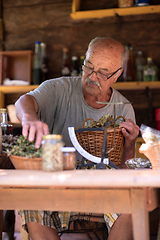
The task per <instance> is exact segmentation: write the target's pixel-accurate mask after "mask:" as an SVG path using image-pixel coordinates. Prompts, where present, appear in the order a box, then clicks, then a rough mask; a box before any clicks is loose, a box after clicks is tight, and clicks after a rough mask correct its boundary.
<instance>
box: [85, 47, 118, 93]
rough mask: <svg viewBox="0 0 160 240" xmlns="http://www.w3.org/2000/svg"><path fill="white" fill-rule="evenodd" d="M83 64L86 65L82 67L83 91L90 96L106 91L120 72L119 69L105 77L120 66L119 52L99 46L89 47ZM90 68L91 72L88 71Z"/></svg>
mask: <svg viewBox="0 0 160 240" xmlns="http://www.w3.org/2000/svg"><path fill="white" fill-rule="evenodd" d="M84 65H85V66H86V67H84V69H83V77H82V86H83V91H84V92H85V93H88V94H90V95H92V96H94V95H95V96H96V95H101V94H105V93H107V92H108V90H109V89H110V87H111V85H112V84H113V83H114V82H116V80H117V78H118V76H119V75H120V73H121V72H122V70H119V71H118V72H117V73H115V74H114V75H113V76H112V77H111V78H109V79H107V77H109V76H110V75H111V74H112V73H114V72H115V71H117V69H119V68H120V67H121V54H120V53H119V54H118V53H117V52H116V50H114V49H111V50H108V49H105V50H104V49H102V48H101V47H96V48H93V47H91V48H90V49H89V51H88V52H87V54H86V58H85V61H84ZM90 69H92V70H93V71H94V72H93V73H91V74H89V73H88V70H89V71H91V70H90ZM85 70H86V71H85ZM97 73H98V74H97ZM105 76H107V77H105Z"/></svg>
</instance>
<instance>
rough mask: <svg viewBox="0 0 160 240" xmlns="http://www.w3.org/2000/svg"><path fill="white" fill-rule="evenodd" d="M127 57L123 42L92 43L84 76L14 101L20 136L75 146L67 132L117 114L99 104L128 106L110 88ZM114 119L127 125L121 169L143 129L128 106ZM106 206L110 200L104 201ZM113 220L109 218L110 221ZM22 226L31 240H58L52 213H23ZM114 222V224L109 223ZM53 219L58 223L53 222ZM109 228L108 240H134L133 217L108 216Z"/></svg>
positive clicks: (46, 86)
mask: <svg viewBox="0 0 160 240" xmlns="http://www.w3.org/2000/svg"><path fill="white" fill-rule="evenodd" d="M127 58H128V53H127V51H126V50H125V49H124V47H123V46H122V44H121V43H119V42H117V41H116V40H114V39H111V38H108V37H97V38H95V39H93V40H92V41H91V42H90V44H89V46H88V50H87V52H86V57H85V60H84V65H83V67H82V69H83V76H82V77H61V78H57V79H51V80H47V81H45V82H44V83H42V84H41V85H40V86H39V87H38V88H37V89H36V90H34V91H32V92H30V93H28V94H25V95H23V96H22V97H20V99H19V100H18V101H17V102H16V114H17V117H18V119H19V120H20V121H21V123H22V127H23V130H22V133H23V135H24V136H28V139H29V140H30V141H33V140H34V138H35V135H36V143H35V147H36V148H39V147H40V145H41V140H42V136H43V135H46V134H49V133H54V134H61V135H62V136H63V141H64V142H65V144H66V146H71V142H70V139H69V135H68V127H69V126H72V127H78V126H81V125H82V122H83V121H84V120H85V119H87V118H92V119H94V120H95V121H98V120H99V119H100V118H101V117H102V116H105V115H106V114H110V115H113V105H111V104H106V105H102V104H99V103H98V102H100V101H101V102H126V101H127V99H126V98H124V97H123V96H122V95H121V94H120V93H119V92H118V91H117V90H115V89H114V88H112V87H111V86H112V84H113V83H115V82H116V81H117V79H118V77H119V76H120V75H121V73H122V72H123V68H124V65H125V63H126V61H127ZM116 115H117V116H119V115H122V116H124V117H125V118H126V121H125V122H123V123H121V126H122V133H123V135H124V138H125V145H124V152H123V157H122V167H123V165H124V162H125V161H126V160H127V159H129V158H133V157H134V153H135V142H136V138H137V136H138V134H139V127H138V126H137V125H136V123H135V114H134V110H133V107H132V106H131V105H130V104H126V105H125V104H124V105H118V106H117V107H116ZM106 201H107V199H106ZM108 216H111V217H108ZM21 217H22V224H23V225H24V228H25V229H26V230H28V231H29V234H30V236H31V238H32V239H33V240H41V239H43V240H44V239H45V240H51V239H52V240H58V239H59V236H58V234H57V231H60V229H59V228H58V226H57V225H56V224H55V221H53V212H46V211H44V212H43V211H36V212H35V211H21ZM111 218H112V219H111ZM54 220H55V219H54ZM105 220H106V223H107V227H108V229H109V237H108V239H109V240H112V239H113V240H115V239H116V240H121V239H123V240H131V239H132V224H131V216H130V215H128V214H122V215H117V214H114V215H107V214H106V215H105Z"/></svg>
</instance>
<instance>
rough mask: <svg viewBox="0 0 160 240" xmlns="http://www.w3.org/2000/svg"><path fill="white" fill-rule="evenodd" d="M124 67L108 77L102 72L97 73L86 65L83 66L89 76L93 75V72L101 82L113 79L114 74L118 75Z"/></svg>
mask: <svg viewBox="0 0 160 240" xmlns="http://www.w3.org/2000/svg"><path fill="white" fill-rule="evenodd" d="M120 69H122V67H120V68H118V69H117V70H116V71H115V72H113V73H111V75H110V76H107V75H105V74H103V73H101V72H96V71H94V70H93V68H90V67H87V66H86V65H82V70H83V71H84V72H85V73H87V74H88V75H91V74H92V73H93V72H95V74H96V76H97V78H98V79H99V80H103V81H107V80H108V79H109V78H111V77H112V76H113V75H114V74H116V73H117V72H118V71H119V70H120Z"/></svg>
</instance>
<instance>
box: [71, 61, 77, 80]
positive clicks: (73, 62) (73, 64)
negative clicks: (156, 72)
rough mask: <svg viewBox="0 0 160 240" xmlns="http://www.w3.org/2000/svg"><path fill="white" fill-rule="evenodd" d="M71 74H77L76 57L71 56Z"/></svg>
mask: <svg viewBox="0 0 160 240" xmlns="http://www.w3.org/2000/svg"><path fill="white" fill-rule="evenodd" d="M71 76H73V77H75V76H78V57H77V56H73V57H72V67H71Z"/></svg>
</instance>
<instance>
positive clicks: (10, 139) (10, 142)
mask: <svg viewBox="0 0 160 240" xmlns="http://www.w3.org/2000/svg"><path fill="white" fill-rule="evenodd" d="M18 137H19V136H17V135H16V136H13V135H11V134H10V135H6V134H5V135H2V151H3V152H6V151H7V149H8V150H11V149H12V147H13V146H15V145H16V144H17V139H18Z"/></svg>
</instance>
